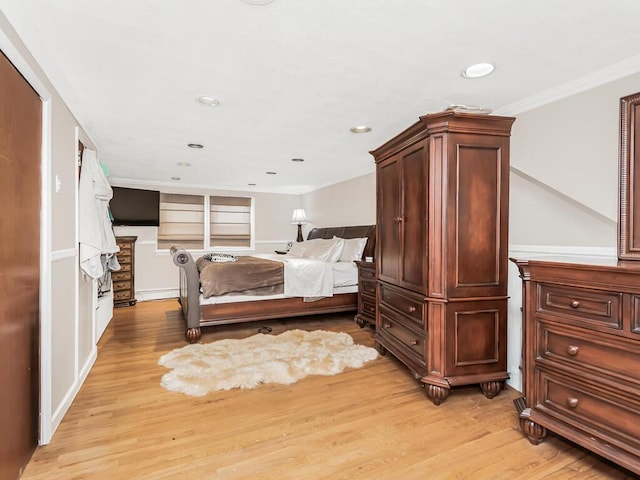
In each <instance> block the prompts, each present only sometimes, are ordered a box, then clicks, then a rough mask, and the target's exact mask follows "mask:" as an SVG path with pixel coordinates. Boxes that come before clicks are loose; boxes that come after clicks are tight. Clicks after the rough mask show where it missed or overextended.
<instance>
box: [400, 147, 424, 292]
mask: <svg viewBox="0 0 640 480" xmlns="http://www.w3.org/2000/svg"><path fill="white" fill-rule="evenodd" d="M428 165H429V163H428V153H427V148H426V140H425V141H423V142H420V143H418V144H416V145H415V146H412V147H410V148H409V149H407V151H405V152H403V154H402V170H401V185H402V188H401V193H402V214H401V216H400V218H399V219H398V227H399V228H400V234H401V238H402V240H401V241H402V254H401V256H400V282H399V284H400V285H401V286H403V287H406V288H408V289H410V290H414V291H416V292H420V293H425V292H426V282H425V279H426V271H425V268H426V267H425V265H426V260H425V259H426V254H427V248H426V245H427V243H426V236H427V191H428V175H427V174H426V172H427V169H428V168H429V167H428Z"/></svg>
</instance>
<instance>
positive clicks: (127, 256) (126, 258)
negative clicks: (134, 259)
mask: <svg viewBox="0 0 640 480" xmlns="http://www.w3.org/2000/svg"><path fill="white" fill-rule="evenodd" d="M116 258H117V259H118V263H119V264H120V265H122V264H130V263H131V252H128V253H127V252H119V253H117V254H116Z"/></svg>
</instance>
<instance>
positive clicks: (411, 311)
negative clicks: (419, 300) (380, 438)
mask: <svg viewBox="0 0 640 480" xmlns="http://www.w3.org/2000/svg"><path fill="white" fill-rule="evenodd" d="M407 310H408V311H409V313H413V312H415V311H416V307H414V306H413V305H411V306H410V307H409V308H408V309H407Z"/></svg>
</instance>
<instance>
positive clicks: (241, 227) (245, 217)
mask: <svg viewBox="0 0 640 480" xmlns="http://www.w3.org/2000/svg"><path fill="white" fill-rule="evenodd" d="M209 201H210V205H211V210H210V218H211V220H210V222H209V228H210V232H211V233H210V235H209V245H211V246H212V247H250V246H251V199H250V198H242V197H209Z"/></svg>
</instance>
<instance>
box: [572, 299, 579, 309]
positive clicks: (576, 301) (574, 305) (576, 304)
mask: <svg viewBox="0 0 640 480" xmlns="http://www.w3.org/2000/svg"><path fill="white" fill-rule="evenodd" d="M579 306H580V302H579V301H578V300H574V301H573V302H571V308H578V307H579Z"/></svg>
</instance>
